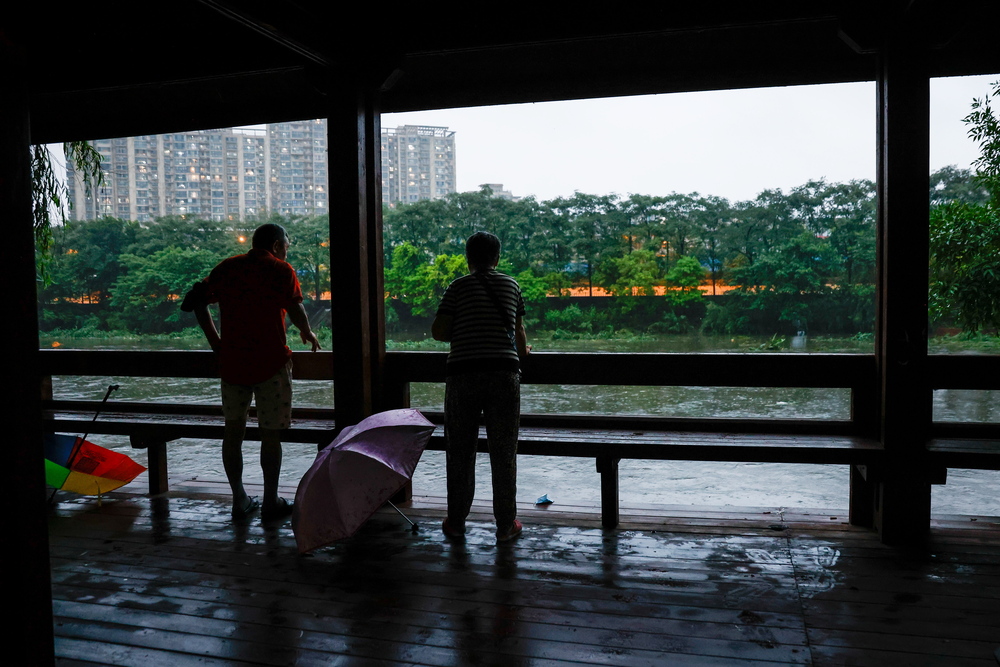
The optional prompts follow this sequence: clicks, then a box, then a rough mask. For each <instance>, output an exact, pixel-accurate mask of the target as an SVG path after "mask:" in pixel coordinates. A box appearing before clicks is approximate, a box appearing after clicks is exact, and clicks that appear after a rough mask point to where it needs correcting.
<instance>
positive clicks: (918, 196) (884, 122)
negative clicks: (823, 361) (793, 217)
mask: <svg viewBox="0 0 1000 667" xmlns="http://www.w3.org/2000/svg"><path fill="white" fill-rule="evenodd" d="M928 72H929V70H928V53H927V41H926V36H925V34H924V25H923V19H922V17H921V16H920V15H919V11H918V10H917V9H912V8H911V10H909V11H907V10H900V11H898V12H892V13H891V15H890V16H889V17H888V21H887V23H886V29H885V32H884V35H883V42H882V44H881V48H880V53H879V69H878V77H877V87H878V198H879V225H878V259H879V289H878V298H879V303H878V321H877V324H876V331H877V344H876V345H877V349H876V354H877V357H878V364H879V373H880V381H881V438H882V443H883V445H884V446H885V450H886V455H887V456H886V467H885V470H884V471H882V475H881V479H880V481H879V482H878V490H877V493H876V499H875V504H876V507H875V524H876V526H877V528H878V530H879V533H880V535H881V537H882V540H883V541H884V542H886V543H900V542H912V541H915V540H918V539H920V538H921V537H922V536H924V535H925V534H926V532H927V530H928V529H929V527H930V498H931V495H930V483H929V479H928V477H927V474H926V469H925V458H926V456H925V442H926V439H927V437H928V433H929V429H930V423H931V390H930V388H929V385H928V381H927V265H928V254H929V250H928V248H929V240H928V198H927V188H928V171H929V141H930V138H929V133H930V101H929V95H930V81H929V75H928Z"/></svg>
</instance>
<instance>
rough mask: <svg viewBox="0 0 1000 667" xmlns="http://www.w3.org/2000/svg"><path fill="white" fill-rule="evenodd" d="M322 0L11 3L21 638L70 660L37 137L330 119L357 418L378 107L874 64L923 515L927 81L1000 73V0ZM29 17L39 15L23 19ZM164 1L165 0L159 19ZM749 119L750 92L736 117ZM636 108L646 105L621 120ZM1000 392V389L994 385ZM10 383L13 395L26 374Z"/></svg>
mask: <svg viewBox="0 0 1000 667" xmlns="http://www.w3.org/2000/svg"><path fill="white" fill-rule="evenodd" d="M348 7H349V6H345V5H341V4H337V3H329V2H317V1H316V0H297V1H296V2H289V1H286V0H270V1H269V2H233V1H231V0H188V1H186V2H182V3H171V4H170V5H169V6H163V8H162V9H161V8H160V7H159V6H157V7H156V9H155V10H154V9H153V8H152V6H147V5H137V4H135V3H129V2H122V1H120V0H110V1H109V2H104V3H101V4H99V5H87V4H71V5H66V6H64V7H61V8H58V9H55V8H53V7H52V6H51V5H48V4H46V3H34V4H31V3H20V2H19V3H14V5H13V6H12V7H9V8H8V10H7V11H6V12H4V14H5V15H4V18H3V23H2V24H0V58H2V64H3V67H2V75H0V76H2V77H3V79H4V81H3V95H2V96H0V109H2V114H3V115H2V118H3V123H2V124H0V137H2V139H0V204H2V210H3V211H4V213H5V216H6V220H7V226H8V229H9V230H10V231H11V233H10V234H9V235H8V237H7V240H8V244H7V246H6V247H7V248H8V254H7V256H6V258H5V259H6V261H4V262H3V269H2V270H3V272H4V276H5V278H4V284H5V285H6V287H7V289H8V294H9V295H10V301H12V302H13V304H14V307H13V317H11V318H9V319H8V332H7V333H6V338H7V340H8V341H9V342H8V345H7V351H8V354H9V358H8V359H9V360H8V364H10V365H11V372H9V373H8V374H7V377H8V378H9V379H10V381H11V382H10V384H15V391H13V392H11V391H8V392H7V399H6V400H7V402H8V405H7V411H6V414H7V415H9V416H10V418H9V420H8V423H9V424H10V425H11V428H12V434H10V435H9V436H8V443H7V447H6V451H7V452H8V456H9V457H10V458H9V459H8V460H9V461H10V464H11V466H12V467H13V469H14V470H16V472H14V473H12V474H11V477H12V479H13V483H14V488H13V490H12V491H11V492H10V493H9V494H8V497H9V498H12V499H15V502H16V505H15V506H13V507H12V508H11V509H12V510H14V513H16V514H17V517H16V522H15V525H14V527H13V529H12V530H11V531H10V535H11V538H10V542H12V543H14V544H15V545H16V547H15V548H13V549H10V551H11V552H12V553H14V555H15V558H14V562H13V563H12V565H11V566H10V567H11V570H10V571H12V572H16V573H17V576H18V577H19V578H21V580H22V581H24V582H26V583H27V588H28V590H27V594H26V595H21V596H19V603H20V604H21V608H20V610H19V612H18V614H17V615H16V620H15V621H14V626H13V628H12V631H13V632H14V633H15V635H16V636H22V637H23V636H32V635H35V636H38V637H39V638H40V641H39V642H37V643H33V645H34V646H36V648H37V650H38V651H39V656H40V659H41V662H39V663H37V664H45V662H47V661H51V659H52V634H51V620H52V612H51V604H50V602H49V600H48V595H49V593H48V591H49V566H48V563H49V561H48V543H47V536H46V512H45V509H44V507H45V504H44V482H43V478H42V466H41V458H42V454H41V448H40V447H39V446H38V445H39V443H40V441H41V430H42V425H41V422H42V414H41V405H40V402H39V401H40V398H39V397H40V395H41V391H40V386H39V385H40V382H41V373H40V372H39V363H40V362H39V359H38V357H39V354H38V330H37V317H36V312H37V311H36V309H37V297H36V287H35V285H36V272H35V263H34V238H33V235H32V225H31V219H32V197H31V179H30V174H31V165H30V162H29V146H30V145H32V144H41V143H54V142H62V141H70V140H83V139H95V138H102V137H120V136H130V135H137V134H158V133H166V132H171V131H183V130H189V129H200V128H208V127H225V126H236V125H251V124H259V123H266V122H280V121H287V120H298V119H306V118H320V117H325V118H327V119H328V126H329V142H328V150H329V174H330V197H329V200H330V209H331V210H330V219H331V230H330V232H331V260H330V266H331V267H333V268H332V276H331V279H332V282H333V284H334V285H337V286H338V289H337V291H336V292H335V294H334V305H333V310H334V312H335V313H336V318H337V326H336V327H334V344H333V350H334V367H333V376H334V386H335V404H336V407H337V418H338V421H339V420H341V419H343V422H342V423H354V422H356V421H357V420H358V419H360V418H361V417H363V416H365V415H367V414H370V413H372V412H373V411H377V410H379V409H380V408H382V407H383V406H386V405H389V404H390V403H391V398H390V397H387V396H386V392H385V391H384V389H385V358H386V355H385V334H384V320H383V310H382V301H383V298H382V294H383V286H382V281H383V278H382V243H381V222H382V221H381V206H382V204H381V202H382V199H381V194H380V182H379V181H380V174H381V169H380V155H379V151H380V113H383V112H397V111H411V110H426V109H435V108H451V107H463V106H481V105H497V104H509V103H521V102H539V101H553V100H569V99H580V98H587V97H608V96H622V95H638V94H651V93H671V92H682V91H704V90H719V89H730V88H751V87H768V86H791V85H800V84H819V83H837V82H855V81H875V82H876V85H877V103H876V105H875V106H874V108H873V109H872V113H873V114H874V115H875V117H876V119H877V128H878V134H877V136H878V141H877V146H876V147H873V150H876V151H877V161H878V162H877V163H878V178H877V183H878V199H879V224H878V262H879V264H878V266H879V269H878V274H879V282H878V301H877V303H878V308H877V310H878V314H877V325H876V350H875V363H876V366H877V369H878V389H877V391H876V392H875V395H874V396H873V398H872V404H871V406H870V407H871V414H872V415H873V417H874V419H875V420H876V423H877V427H876V428H877V433H878V437H879V438H880V440H881V443H882V445H883V447H884V449H885V453H886V461H887V464H886V470H885V475H884V477H883V478H882V479H881V481H880V482H879V484H880V488H879V490H878V493H879V502H880V509H879V512H880V519H879V522H878V524H879V525H878V527H879V530H880V531H882V535H883V538H884V539H885V540H887V541H899V540H906V539H911V538H913V537H914V536H918V535H919V534H921V532H922V531H926V529H927V526H928V523H929V513H930V483H931V481H932V480H931V479H930V476H929V473H927V472H926V470H925V468H924V466H923V464H922V457H921V455H920V451H921V448H922V443H923V442H924V441H925V440H926V434H927V431H928V429H929V428H930V425H931V420H932V415H931V398H932V387H931V386H930V384H929V383H928V382H927V374H928V372H929V370H928V368H929V361H928V354H927V345H926V343H927V335H928V333H927V289H926V285H927V265H928V234H927V218H928V202H927V179H928V162H929V159H928V158H929V148H928V145H929V142H928V135H929V81H930V79H931V78H932V77H941V76H960V75H972V74H993V73H997V72H1000V49H998V48H997V40H996V27H997V25H998V24H1000V23H998V19H1000V3H996V2H994V1H991V0H970V1H969V2H964V3H954V2H945V1H944V0H906V1H904V0H898V1H892V0H884V1H881V0H880V1H877V2H861V1H856V2H833V1H830V2H826V1H819V2H808V3H803V2H775V3H712V2H709V3H700V4H699V3H681V4H678V3H661V4H659V5H655V6H652V5H649V6H646V5H642V6H640V5H634V6H624V7H617V8H612V7H602V8H601V9H600V11H591V10H586V9H580V8H574V9H572V10H570V9H567V8H565V7H564V6H559V7H558V8H557V7H554V6H547V5H538V6H533V7H531V9H530V10H522V9H517V10H515V8H514V7H510V8H505V7H491V8H490V9H491V10H492V11H486V10H485V9H483V8H472V7H462V8H459V9H456V10H453V11H450V12H449V11H438V12H428V11H425V10H418V9H416V8H414V9H412V10H408V9H405V8H396V9H393V10H391V11H378V10H379V9H383V6H382V5H377V4H369V5H359V6H354V9H353V10H351V11H348ZM15 12H20V13H15ZM154 12H155V13H154ZM733 112H734V113H739V110H738V109H734V110H733ZM623 122H628V119H623ZM992 382H993V384H992V388H1000V380H998V379H997V378H995V377H994V378H993V380H992ZM9 389H10V388H9Z"/></svg>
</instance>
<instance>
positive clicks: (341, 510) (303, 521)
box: [292, 409, 434, 553]
mask: <svg viewBox="0 0 1000 667" xmlns="http://www.w3.org/2000/svg"><path fill="white" fill-rule="evenodd" d="M433 431H434V424H432V423H431V422H429V421H427V418H425V417H424V416H423V415H422V414H420V412H419V411H417V410H412V409H403V410H388V411H386V412H379V413H377V414H374V415H372V416H371V417H368V418H366V419H364V420H362V421H361V422H360V423H358V424H356V425H354V426H351V427H348V428H346V429H344V430H343V431H342V432H341V433H340V435H339V436H337V438H336V439H335V440H334V441H333V442H331V443H330V444H329V445H327V446H326V447H324V448H323V450H322V451H320V453H319V454H318V455H317V456H316V460H315V461H314V462H313V464H312V466H311V467H310V468H309V470H308V471H307V472H306V474H305V475H304V476H303V477H302V481H300V482H299V488H298V490H297V491H296V492H295V507H294V509H293V511H292V530H294V531H295V541H296V543H297V544H298V547H299V552H300V553H305V552H306V551H311V550H313V549H316V548H318V547H321V546H323V545H326V544H329V543H331V542H334V541H336V540H340V539H343V538H345V537H350V536H351V535H353V534H354V533H355V532H356V531H357V530H358V528H360V527H361V525H362V524H364V522H365V521H367V520H368V518H369V517H370V516H371V515H372V514H374V513H375V511H376V510H377V509H378V508H379V507H381V506H382V505H383V504H385V502H386V501H387V500H388V499H389V498H391V497H392V495H393V494H394V493H396V492H397V491H399V490H400V489H401V488H403V486H404V485H405V484H406V483H407V482H408V481H409V480H410V478H412V477H413V470H414V469H415V468H416V467H417V461H419V460H420V455H421V454H423V452H424V448H425V447H426V446H427V442H428V441H429V440H430V438H431V433H432V432H433Z"/></svg>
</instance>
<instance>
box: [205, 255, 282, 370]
mask: <svg viewBox="0 0 1000 667" xmlns="http://www.w3.org/2000/svg"><path fill="white" fill-rule="evenodd" d="M205 282H206V284H207V301H208V303H218V304H219V311H220V319H221V331H220V332H219V335H220V336H221V338H222V346H221V350H220V353H219V369H220V375H221V376H222V379H223V380H225V381H226V382H232V383H234V384H257V383H258V382H263V381H264V380H266V379H268V378H269V377H271V376H272V375H274V374H275V373H277V372H278V369H279V368H281V367H282V366H283V365H285V363H287V362H288V360H289V359H290V358H291V356H292V351H291V350H290V349H288V345H287V344H286V340H285V312H286V311H287V310H288V309H289V308H292V307H295V305H296V304H299V303H302V288H301V287H300V286H299V279H298V278H297V277H296V275H295V270H294V269H292V267H291V265H289V264H288V262H285V261H282V260H280V259H278V258H277V257H275V256H274V255H272V254H271V253H269V252H268V251H266V250H259V249H256V248H255V249H251V250H250V252H248V253H247V254H245V255H237V256H235V257H230V258H229V259H226V260H223V261H222V262H221V263H219V265H218V266H216V267H215V268H214V269H213V270H212V273H211V274H209V276H208V278H206V279H205Z"/></svg>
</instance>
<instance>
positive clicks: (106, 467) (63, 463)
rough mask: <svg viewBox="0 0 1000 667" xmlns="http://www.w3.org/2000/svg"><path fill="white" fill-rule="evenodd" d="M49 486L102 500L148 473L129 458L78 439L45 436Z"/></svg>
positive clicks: (65, 436) (48, 434)
mask: <svg viewBox="0 0 1000 667" xmlns="http://www.w3.org/2000/svg"><path fill="white" fill-rule="evenodd" d="M43 445H44V448H45V482H46V484H48V485H49V486H52V487H55V488H56V489H60V490H63V491H72V492H73V493H79V494H82V495H85V496H99V495H101V494H102V493H108V492H109V491H114V490H115V489H117V488H118V487H120V486H124V485H125V484H128V483H129V482H131V481H132V480H133V479H135V478H136V476H137V475H138V474H139V473H141V472H143V471H144V470H146V469H145V468H144V467H142V466H141V465H139V464H138V463H136V462H135V461H133V460H132V459H130V458H129V457H128V456H126V455H125V454H121V453H119V452H115V451H112V450H110V449H107V448H105V447H101V446H99V445H95V444H94V443H92V442H89V441H87V440H84V439H83V438H81V437H79V436H75V435H56V434H53V433H47V434H45V436H44V438H43Z"/></svg>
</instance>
